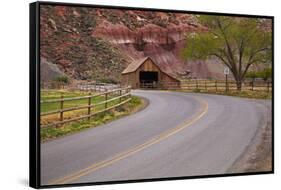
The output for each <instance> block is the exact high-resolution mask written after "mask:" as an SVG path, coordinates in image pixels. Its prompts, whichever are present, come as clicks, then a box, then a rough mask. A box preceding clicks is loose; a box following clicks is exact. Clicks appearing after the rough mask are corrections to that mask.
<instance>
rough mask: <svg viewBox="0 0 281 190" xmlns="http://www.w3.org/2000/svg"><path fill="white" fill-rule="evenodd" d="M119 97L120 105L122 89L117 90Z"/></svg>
mask: <svg viewBox="0 0 281 190" xmlns="http://www.w3.org/2000/svg"><path fill="white" fill-rule="evenodd" d="M119 96H120V99H119V103H121V102H122V97H121V96H122V89H120V90H119Z"/></svg>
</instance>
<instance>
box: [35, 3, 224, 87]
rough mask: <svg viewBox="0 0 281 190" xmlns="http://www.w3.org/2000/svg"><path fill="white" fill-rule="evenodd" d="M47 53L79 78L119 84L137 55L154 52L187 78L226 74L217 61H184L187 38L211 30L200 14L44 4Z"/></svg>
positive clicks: (160, 62)
mask: <svg viewBox="0 0 281 190" xmlns="http://www.w3.org/2000/svg"><path fill="white" fill-rule="evenodd" d="M40 20H41V57H43V58H45V59H47V60H48V61H50V62H52V63H53V64H58V65H59V68H61V69H62V70H63V72H65V73H66V74H68V75H69V76H71V77H73V78H76V79H91V80H102V79H106V80H112V81H116V82H119V81H120V78H121V72H122V70H123V69H124V68H125V67H126V66H127V65H128V64H129V63H130V62H131V61H132V60H134V59H138V58H141V57H144V56H150V57H151V58H152V59H153V60H154V61H155V62H156V63H157V64H158V65H159V66H160V67H161V68H162V69H163V70H164V71H166V72H168V73H170V74H172V75H174V76H176V77H181V76H182V75H181V74H179V73H184V72H185V71H188V73H189V77H194V78H220V77H222V76H223V75H222V76H221V75H220V74H219V72H220V71H219V72H217V70H220V69H214V68H210V67H217V68H220V67H222V66H221V65H220V64H218V63H216V62H215V61H210V62H207V63H206V62H203V61H197V62H191V61H186V60H183V59H182V56H181V51H182V49H183V48H184V47H185V46H186V45H188V44H186V43H187V42H186V40H185V36H186V35H187V34H189V33H192V32H205V31H207V29H206V28H205V27H203V26H202V25H200V24H199V23H198V21H197V19H196V16H195V15H190V14H182V13H167V12H153V11H145V12H144V11H137V10H118V9H101V8H96V9H94V8H80V7H64V6H44V7H42V8H41V17H40Z"/></svg>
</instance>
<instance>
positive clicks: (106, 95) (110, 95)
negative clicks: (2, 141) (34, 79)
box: [40, 87, 131, 127]
mask: <svg viewBox="0 0 281 190" xmlns="http://www.w3.org/2000/svg"><path fill="white" fill-rule="evenodd" d="M96 97H103V100H102V101H99V102H97V103H94V104H93V103H92V100H93V98H96ZM76 100H88V101H87V104H86V105H85V104H83V105H79V106H74V107H65V105H64V103H65V102H67V101H76ZM130 100H131V88H130V87H126V88H120V89H115V90H110V91H107V92H103V93H99V94H94V95H91V94H89V95H88V96H79V97H73V98H65V97H64V96H63V94H62V95H61V97H60V98H59V99H52V100H42V101H41V102H40V103H41V106H42V105H44V104H54V103H57V104H58V105H59V109H55V110H51V111H46V112H41V114H40V118H41V121H42V119H43V118H44V117H48V116H50V115H57V114H58V117H57V120H55V121H52V122H50V123H47V124H41V127H53V126H61V125H63V124H65V123H69V122H73V121H77V120H82V119H90V118H91V117H93V116H95V115H97V114H99V113H103V112H105V111H108V110H111V109H113V108H116V107H119V106H121V105H123V104H125V103H127V102H129V101H130ZM110 103H113V105H110ZM98 106H102V108H100V109H99V110H94V109H95V108H97V107H98ZM76 110H84V112H85V111H86V113H84V114H82V115H79V116H76V117H71V118H67V119H66V118H65V117H64V113H66V112H70V111H76Z"/></svg>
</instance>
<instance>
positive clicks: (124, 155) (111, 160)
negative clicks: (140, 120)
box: [49, 97, 208, 185]
mask: <svg viewBox="0 0 281 190" xmlns="http://www.w3.org/2000/svg"><path fill="white" fill-rule="evenodd" d="M194 98H195V99H197V101H199V102H200V103H201V105H202V110H201V111H200V112H199V113H198V114H197V115H196V116H194V117H193V118H191V119H189V120H187V121H185V122H184V123H182V124H180V125H178V126H177V127H174V128H172V129H169V130H166V131H164V132H163V133H161V134H159V135H157V136H155V137H153V138H152V139H150V140H148V141H146V142H145V143H143V144H140V145H138V146H136V147H134V148H131V149H129V150H127V151H124V152H121V153H119V154H117V155H115V156H113V157H112V158H109V159H106V160H104V161H100V162H97V163H95V164H93V165H90V166H88V167H86V168H84V169H82V170H79V171H77V172H74V173H73V174H70V175H67V176H65V177H62V178H59V179H57V180H54V181H51V182H50V183H49V185H51V184H66V183H69V182H72V181H74V180H76V179H79V178H80V177H82V176H85V175H87V174H89V173H92V172H94V171H96V170H98V169H100V168H103V167H106V166H109V165H111V164H113V163H115V162H117V161H119V160H122V159H124V158H127V157H129V156H131V155H133V154H135V153H137V152H139V151H141V150H143V149H145V148H148V147H150V146H152V145H154V144H156V143H158V142H161V141H163V140H165V139H167V138H168V137H170V136H172V135H174V134H176V133H178V132H180V131H182V130H183V129H185V128H186V127H188V126H190V125H192V124H193V123H195V122H196V121H198V120H199V119H200V118H201V117H203V115H205V114H206V113H207V111H208V103H207V102H206V101H203V100H201V99H199V98H197V97H194Z"/></svg>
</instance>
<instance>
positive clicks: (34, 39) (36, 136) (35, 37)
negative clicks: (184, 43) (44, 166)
mask: <svg viewBox="0 0 281 190" xmlns="http://www.w3.org/2000/svg"><path fill="white" fill-rule="evenodd" d="M41 5H54V6H55V5H62V6H72V7H91V8H108V9H122V10H142V11H161V12H174V13H189V14H200V15H221V16H235V17H249V18H267V19H271V21H272V50H273V51H272V70H273V74H272V75H273V76H272V171H267V172H246V173H231V174H219V175H198V176H182V177H171V178H157V179H138V180H124V181H109V182H91V183H75V184H62V185H41V182H40V175H41V169H40V6H41ZM29 10H30V13H29V15H30V17H29V22H30V23H29V31H30V33H29V34H30V37H29V38H30V42H29V44H30V47H29V48H30V50H29V52H30V55H29V56H30V58H29V59H30V65H29V67H30V75H29V76H30V77H29V79H30V81H29V86H30V89H29V95H30V96H29V123H30V127H29V150H30V152H29V185H30V187H33V188H54V187H74V186H88V185H103V184H118V183H136V182H152V181H166V180H182V179H195V178H213V177H232V176H244V175H258V174H273V173H274V86H275V85H274V17H273V16H265V15H248V14H232V13H219V12H200V11H187V10H168V9H156V8H141V7H125V6H108V5H91V4H80V3H62V2H46V1H44V2H40V1H38V2H34V3H30V9H29Z"/></svg>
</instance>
